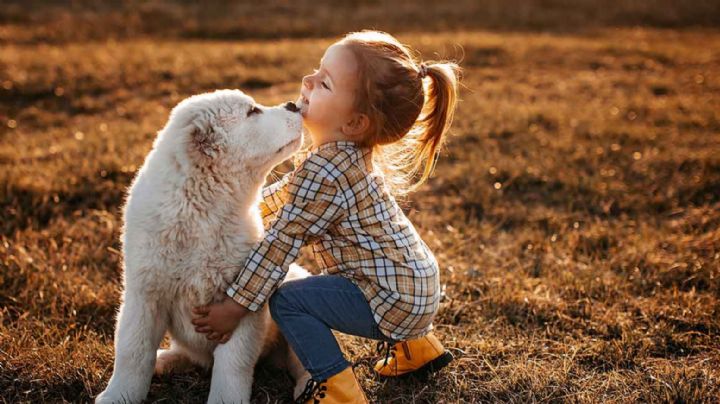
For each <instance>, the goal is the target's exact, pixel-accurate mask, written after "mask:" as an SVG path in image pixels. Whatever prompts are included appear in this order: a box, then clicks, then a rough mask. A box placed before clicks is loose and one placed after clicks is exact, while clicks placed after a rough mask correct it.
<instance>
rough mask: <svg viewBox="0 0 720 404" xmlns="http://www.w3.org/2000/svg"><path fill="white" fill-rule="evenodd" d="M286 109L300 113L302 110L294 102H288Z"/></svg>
mask: <svg viewBox="0 0 720 404" xmlns="http://www.w3.org/2000/svg"><path fill="white" fill-rule="evenodd" d="M285 109H287V110H288V111H290V112H300V108H298V106H297V105H295V103H294V102H292V101H288V102H287V103H286V104H285Z"/></svg>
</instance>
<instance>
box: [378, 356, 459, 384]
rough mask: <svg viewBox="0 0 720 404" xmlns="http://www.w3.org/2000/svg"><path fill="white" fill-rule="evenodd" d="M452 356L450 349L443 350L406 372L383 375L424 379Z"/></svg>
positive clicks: (448, 361) (442, 366)
mask: <svg viewBox="0 0 720 404" xmlns="http://www.w3.org/2000/svg"><path fill="white" fill-rule="evenodd" d="M453 359H454V358H453V356H452V354H451V353H450V351H445V352H444V353H443V354H442V355H440V356H438V357H437V358H435V359H433V360H431V361H430V362H428V363H426V364H424V365H423V366H421V367H419V368H417V369H415V370H413V371H411V372H407V373H403V374H401V375H397V376H384V377H394V378H396V379H405V378H420V379H424V378H426V377H428V376H430V375H431V374H433V373H435V372H437V371H438V370H440V369H442V368H444V367H445V366H447V365H448V364H449V363H450V362H452V360H453Z"/></svg>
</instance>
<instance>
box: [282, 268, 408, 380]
mask: <svg viewBox="0 0 720 404" xmlns="http://www.w3.org/2000/svg"><path fill="white" fill-rule="evenodd" d="M269 304H270V313H271V315H272V318H273V320H275V322H276V323H277V325H278V327H279V328H280V331H281V332H282V333H283V335H284V336H285V339H287V341H288V343H289V344H290V346H291V347H292V349H293V350H294V351H295V353H296V354H297V356H298V358H299V359H300V362H302V364H303V366H304V367H305V369H306V370H307V371H308V372H310V374H311V375H312V377H313V379H315V380H325V379H327V378H329V377H331V376H333V375H336V374H338V373H340V372H341V371H342V370H343V369H345V368H346V367H348V366H349V365H350V362H348V361H347V360H346V359H345V357H344V356H343V353H342V351H340V346H339V345H338V343H337V341H336V340H335V337H334V336H333V334H332V331H331V330H337V331H340V332H342V333H345V334H350V335H356V336H359V337H365V338H371V339H376V340H382V341H387V342H390V343H394V342H395V341H393V340H392V339H390V338H389V337H387V336H385V335H383V334H382V333H381V332H380V329H379V328H378V326H377V323H376V322H375V319H374V318H373V313H372V311H371V310H370V305H369V304H368V302H367V300H365V296H364V295H363V293H362V291H360V289H359V288H358V287H357V286H355V284H354V283H352V282H351V281H350V280H348V279H346V278H343V277H342V276H340V275H318V276H310V277H308V278H305V279H297V280H292V281H288V282H285V283H284V284H282V285H281V286H280V287H279V288H278V289H277V290H276V291H275V293H274V294H273V295H272V296H271V297H270V303H269Z"/></svg>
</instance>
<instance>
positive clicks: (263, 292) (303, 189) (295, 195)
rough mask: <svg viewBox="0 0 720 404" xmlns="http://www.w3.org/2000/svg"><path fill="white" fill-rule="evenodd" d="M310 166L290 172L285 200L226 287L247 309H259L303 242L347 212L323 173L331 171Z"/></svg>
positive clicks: (340, 196)
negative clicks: (235, 275)
mask: <svg viewBox="0 0 720 404" xmlns="http://www.w3.org/2000/svg"><path fill="white" fill-rule="evenodd" d="M309 166H310V168H308V164H306V165H304V166H303V169H301V170H298V171H297V172H296V173H295V175H294V176H291V178H290V180H289V183H288V185H287V195H288V201H287V203H285V204H284V205H282V208H281V209H280V211H279V213H278V217H277V219H276V220H275V221H274V222H273V223H272V225H271V226H270V229H269V230H268V231H267V233H266V234H265V238H264V239H263V240H262V241H260V243H259V244H257V245H256V246H255V247H254V248H253V249H252V250H251V251H250V254H249V255H248V257H247V258H246V260H245V263H244V266H243V268H242V269H241V270H240V273H239V274H238V276H237V277H236V278H235V281H234V282H233V283H232V284H231V285H230V287H229V288H228V290H227V295H228V296H229V297H231V298H232V299H233V300H235V302H237V303H239V304H241V305H242V306H245V307H246V308H247V309H249V310H250V311H256V310H258V309H259V308H260V307H261V306H262V305H263V303H264V302H265V300H266V299H267V298H268V297H269V296H270V295H271V294H272V292H273V291H274V290H275V288H276V287H277V286H278V285H279V283H280V281H282V279H283V278H284V277H285V274H286V273H287V270H288V267H289V265H290V263H292V262H293V261H294V260H295V258H297V256H298V255H299V252H300V248H301V247H302V246H303V245H304V244H305V242H306V241H307V240H308V239H310V238H313V237H319V236H321V235H323V234H324V233H325V232H326V231H327V229H328V228H329V227H330V226H331V225H332V224H333V223H334V222H336V221H337V220H338V219H339V218H340V217H342V215H344V214H345V212H346V209H345V206H346V204H345V201H344V198H343V194H342V192H341V191H340V189H339V187H338V184H337V182H336V181H334V180H331V179H329V178H328V177H326V176H325V175H323V173H326V172H331V171H329V170H327V169H326V167H323V166H322V165H318V164H310V165H309Z"/></svg>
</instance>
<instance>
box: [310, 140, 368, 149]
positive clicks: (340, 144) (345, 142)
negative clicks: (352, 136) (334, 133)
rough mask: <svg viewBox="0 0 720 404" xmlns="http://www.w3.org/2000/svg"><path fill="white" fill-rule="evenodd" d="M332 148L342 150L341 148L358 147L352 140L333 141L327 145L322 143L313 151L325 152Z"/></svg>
mask: <svg viewBox="0 0 720 404" xmlns="http://www.w3.org/2000/svg"><path fill="white" fill-rule="evenodd" d="M332 147H337V148H343V147H358V144H357V142H353V141H352V140H333V141H330V142H327V143H323V144H321V145H320V146H318V147H317V149H315V151H320V150H325V149H329V148H332Z"/></svg>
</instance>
